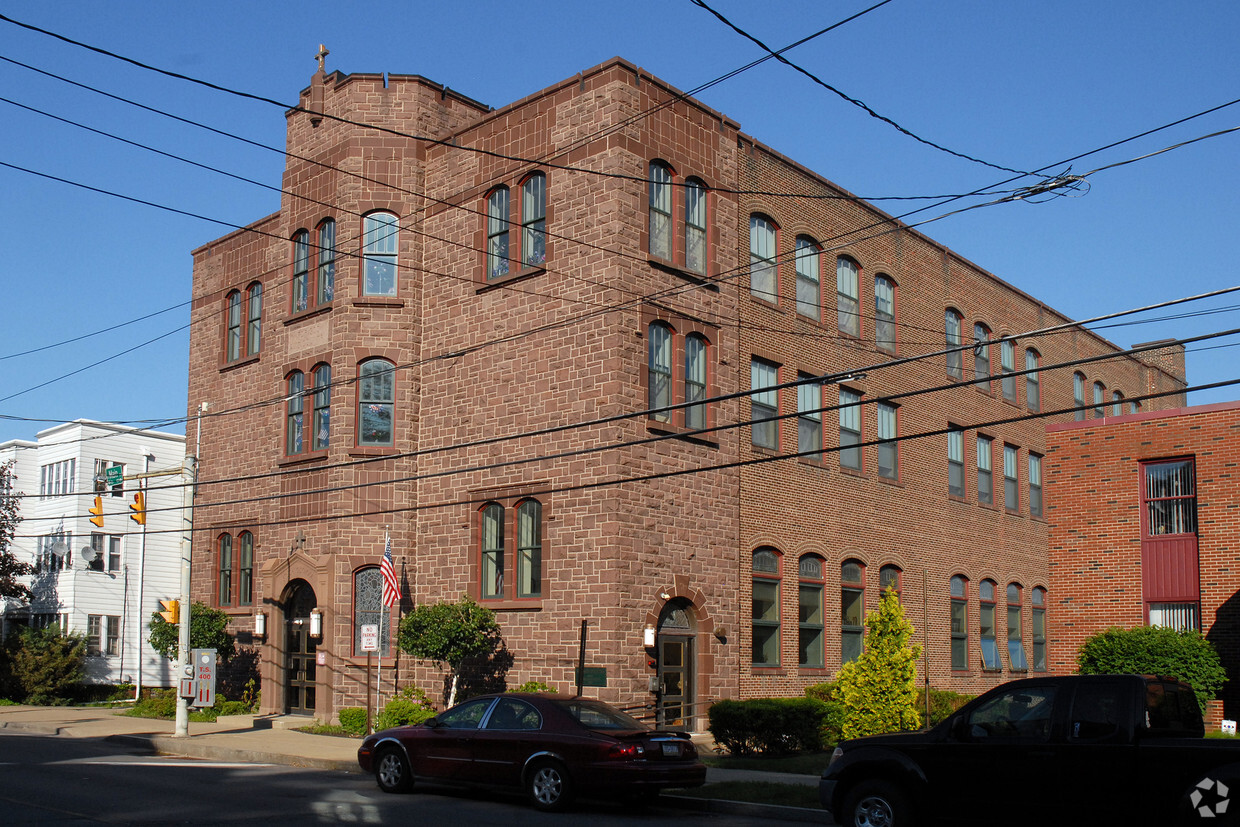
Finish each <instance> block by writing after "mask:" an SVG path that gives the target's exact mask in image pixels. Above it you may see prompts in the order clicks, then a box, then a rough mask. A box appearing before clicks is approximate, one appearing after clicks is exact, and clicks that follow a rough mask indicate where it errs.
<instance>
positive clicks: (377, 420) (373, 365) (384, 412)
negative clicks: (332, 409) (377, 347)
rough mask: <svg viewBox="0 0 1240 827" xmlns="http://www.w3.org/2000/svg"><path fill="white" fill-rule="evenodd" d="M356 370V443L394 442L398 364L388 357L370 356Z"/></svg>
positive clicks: (375, 444)
mask: <svg viewBox="0 0 1240 827" xmlns="http://www.w3.org/2000/svg"><path fill="white" fill-rule="evenodd" d="M357 372H358V392H357V423H358V424H357V444H358V445H359V446H391V445H394V444H395V442H394V439H395V434H394V431H393V428H394V424H395V415H396V366H395V365H393V364H392V363H391V362H389V361H387V360H386V359H367V360H366V361H365V362H362V363H361V364H360V365H358V371H357Z"/></svg>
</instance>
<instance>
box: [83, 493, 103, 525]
mask: <svg viewBox="0 0 1240 827" xmlns="http://www.w3.org/2000/svg"><path fill="white" fill-rule="evenodd" d="M86 510H87V511H89V512H90V513H91V514H94V515H95V516H93V517H91V518H90V521H91V522H92V523H94V524H95V525H97V526H99V527H100V528H103V497H100V496H97V495H96V497H95V504H94V505H93V506H91V507H90V508H88V509H86Z"/></svg>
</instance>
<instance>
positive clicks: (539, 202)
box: [521, 172, 547, 267]
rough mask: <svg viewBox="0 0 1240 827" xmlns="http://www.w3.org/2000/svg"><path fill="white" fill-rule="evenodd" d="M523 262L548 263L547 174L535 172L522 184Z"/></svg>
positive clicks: (526, 263) (533, 263) (530, 263)
mask: <svg viewBox="0 0 1240 827" xmlns="http://www.w3.org/2000/svg"><path fill="white" fill-rule="evenodd" d="M521 262H522V264H524V266H526V267H542V266H543V265H544V264H546V263H547V176H545V175H543V174H542V173H541V172H535V173H534V174H532V175H531V176H530V177H529V178H526V179H525V183H524V184H522V185H521Z"/></svg>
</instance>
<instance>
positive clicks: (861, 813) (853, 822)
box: [840, 780, 913, 827]
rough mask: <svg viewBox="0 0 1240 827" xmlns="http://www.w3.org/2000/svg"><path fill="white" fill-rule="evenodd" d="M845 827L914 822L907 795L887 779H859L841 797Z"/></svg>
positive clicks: (888, 826)
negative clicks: (855, 784) (842, 798)
mask: <svg viewBox="0 0 1240 827" xmlns="http://www.w3.org/2000/svg"><path fill="white" fill-rule="evenodd" d="M840 815H841V816H842V820H841V822H840V823H841V825H845V827H905V825H908V824H912V823H913V808H912V805H911V804H910V803H909V800H908V796H906V795H905V794H904V791H903V790H901V789H900V788H899V787H898V786H896V785H895V784H893V783H891V782H890V781H882V780H876V781H862V782H861V783H860V784H858V785H857V786H855V787H853V788H852V790H851V791H849V793H848V796H847V797H846V798H845V799H844V811H843V812H842V813H841V814H840Z"/></svg>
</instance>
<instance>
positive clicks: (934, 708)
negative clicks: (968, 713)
mask: <svg viewBox="0 0 1240 827" xmlns="http://www.w3.org/2000/svg"><path fill="white" fill-rule="evenodd" d="M976 697H977V696H976V695H961V694H960V693H959V692H949V691H948V690H946V689H934V688H933V687H931V689H930V720H929V721H927V722H926V727H927V729H928V728H930V727H932V726H934V725H936V724H940V723H942V722H943V721H945V720H947V718H948V717H949V716H950V715H951V714H952V713H953V712H955V711H956V710H957V709H959V708H960V707H962V706H964V705H965V704H967V703H968V702H969V701H971V700H973V699H974V698H976ZM917 709H918V710H920V711H921V713H922V714H923V715H924V714H925V712H926V688H925V687H924V686H923V687H921V688H919V689H918V690H917Z"/></svg>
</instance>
